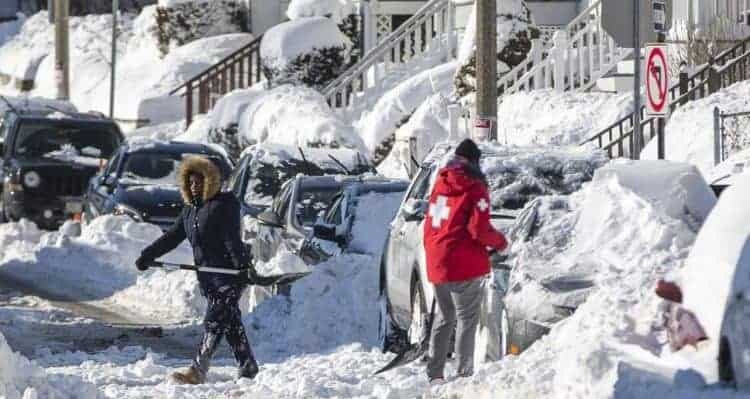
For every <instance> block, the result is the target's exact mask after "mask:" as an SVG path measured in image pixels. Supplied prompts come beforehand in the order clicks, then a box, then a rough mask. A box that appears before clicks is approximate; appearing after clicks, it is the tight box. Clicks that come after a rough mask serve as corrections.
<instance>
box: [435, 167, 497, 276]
mask: <svg viewBox="0 0 750 399" xmlns="http://www.w3.org/2000/svg"><path fill="white" fill-rule="evenodd" d="M468 168H469V166H468V165H466V164H464V163H462V162H458V161H453V162H451V163H450V164H448V166H446V167H445V168H443V169H442V170H441V171H440V172H439V173H438V178H437V182H435V188H434V189H433V190H432V194H431V195H430V208H429V211H428V212H427V217H426V219H425V223H424V248H425V255H426V258H427V278H428V279H429V281H430V282H432V283H434V284H440V283H446V282H455V281H466V280H471V279H474V278H477V277H480V276H482V275H485V274H487V273H489V271H490V262H489V257H488V254H487V247H492V248H495V249H497V250H500V251H502V250H503V249H505V248H506V247H507V246H508V242H507V241H506V239H505V236H504V235H503V234H502V233H501V232H499V231H497V230H495V228H494V227H492V225H491V224H490V197H489V193H488V192H487V187H486V186H485V184H484V182H483V181H482V180H481V179H480V178H479V177H475V176H472V175H471V174H470V172H469V170H468Z"/></svg>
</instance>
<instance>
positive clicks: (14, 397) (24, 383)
mask: <svg viewBox="0 0 750 399" xmlns="http://www.w3.org/2000/svg"><path fill="white" fill-rule="evenodd" d="M0 397H1V398H4V399H21V398H23V399H32V398H59V399H64V398H70V399H89V398H90V399H97V398H98V397H99V392H98V390H97V389H96V387H95V386H94V385H93V384H91V383H89V382H87V381H84V380H82V379H81V378H80V377H75V376H59V375H48V374H47V373H46V372H45V371H44V369H42V368H41V367H39V366H38V365H37V364H36V363H33V362H30V361H29V360H28V359H26V358H25V357H23V356H21V355H20V354H18V353H15V352H13V350H12V349H11V348H10V346H8V343H7V342H6V341H5V337H4V336H3V334H2V333H0Z"/></svg>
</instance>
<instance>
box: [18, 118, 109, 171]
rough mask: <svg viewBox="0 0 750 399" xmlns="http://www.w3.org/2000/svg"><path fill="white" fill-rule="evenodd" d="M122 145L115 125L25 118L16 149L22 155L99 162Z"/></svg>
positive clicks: (24, 156) (23, 156) (85, 162)
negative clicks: (26, 119)
mask: <svg viewBox="0 0 750 399" xmlns="http://www.w3.org/2000/svg"><path fill="white" fill-rule="evenodd" d="M119 145H120V135H119V134H118V132H117V129H116V127H115V126H105V125H103V124H88V125H75V124H73V123H71V122H68V121H59V122H58V121H38V122H22V123H21V125H20V127H19V131H18V137H17V139H16V141H15V148H14V153H15V154H16V156H18V157H19V158H51V159H59V160H63V161H73V162H76V163H83V164H91V165H96V166H98V165H99V161H100V160H102V159H109V158H110V157H111V156H112V154H113V153H114V152H115V150H116V149H117V147H118V146H119Z"/></svg>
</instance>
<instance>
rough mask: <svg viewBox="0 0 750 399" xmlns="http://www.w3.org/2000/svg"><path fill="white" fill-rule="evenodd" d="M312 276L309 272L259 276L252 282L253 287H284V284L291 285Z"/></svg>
mask: <svg viewBox="0 0 750 399" xmlns="http://www.w3.org/2000/svg"><path fill="white" fill-rule="evenodd" d="M308 274H310V273H309V272H302V273H286V274H277V275H273V276H257V277H256V278H255V279H254V281H251V282H250V284H251V285H259V286H262V287H268V286H272V285H283V284H291V283H293V282H295V281H297V280H299V279H301V278H302V277H305V276H307V275H308Z"/></svg>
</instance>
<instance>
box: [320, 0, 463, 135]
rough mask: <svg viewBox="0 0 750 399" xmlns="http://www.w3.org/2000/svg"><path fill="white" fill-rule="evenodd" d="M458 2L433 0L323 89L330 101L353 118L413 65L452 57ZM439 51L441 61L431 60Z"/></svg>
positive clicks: (340, 112)
mask: <svg viewBox="0 0 750 399" xmlns="http://www.w3.org/2000/svg"><path fill="white" fill-rule="evenodd" d="M454 15H455V5H454V4H453V2H452V1H450V0H430V1H429V2H428V3H427V4H425V5H424V6H423V7H422V8H421V9H420V10H419V11H418V12H417V13H416V14H414V15H413V16H412V17H411V18H409V19H408V20H407V21H406V22H404V23H403V24H402V25H401V26H400V27H399V28H398V29H396V30H395V31H393V32H391V34H389V35H388V36H387V37H385V38H384V39H382V40H381V42H380V44H378V45H377V46H376V47H375V48H373V49H372V50H370V51H369V52H368V53H367V54H365V55H364V56H363V57H362V59H361V60H359V62H357V63H356V64H354V65H353V66H351V67H350V68H349V69H348V70H347V71H346V72H344V73H343V74H341V76H339V77H338V78H337V79H336V80H334V81H333V82H331V83H330V84H328V86H326V87H325V88H324V89H323V95H324V96H325V98H326V100H327V101H328V104H329V105H330V106H331V108H332V109H334V110H335V111H336V112H338V113H339V114H340V115H341V116H342V117H344V118H345V119H349V120H352V119H354V118H356V117H357V116H358V115H359V114H361V112H362V111H363V110H365V109H367V108H368V107H370V106H372V105H373V104H372V103H371V101H373V100H374V97H375V96H374V95H373V94H376V93H382V92H384V91H385V90H387V89H389V88H390V87H392V86H395V84H397V83H398V82H399V81H401V80H402V78H403V77H405V76H406V75H407V74H409V73H413V70H414V68H413V66H415V65H416V64H418V63H420V62H422V63H425V62H426V63H428V64H437V63H439V62H446V61H448V59H450V58H453V54H454V49H455V47H456V33H455V24H454ZM436 54H439V56H438V57H439V58H441V60H432V62H430V60H429V57H435V55H436Z"/></svg>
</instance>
